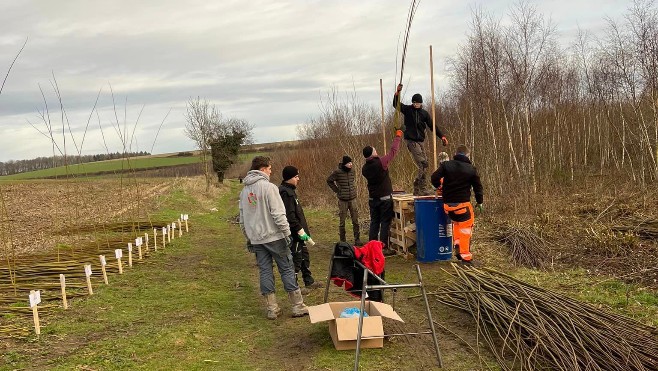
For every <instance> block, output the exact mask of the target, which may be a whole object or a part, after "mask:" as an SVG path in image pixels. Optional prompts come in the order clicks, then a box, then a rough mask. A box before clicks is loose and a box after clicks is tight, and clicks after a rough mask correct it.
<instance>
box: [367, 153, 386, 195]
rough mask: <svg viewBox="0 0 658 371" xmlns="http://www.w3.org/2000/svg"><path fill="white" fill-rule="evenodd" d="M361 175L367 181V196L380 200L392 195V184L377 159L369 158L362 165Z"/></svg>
mask: <svg viewBox="0 0 658 371" xmlns="http://www.w3.org/2000/svg"><path fill="white" fill-rule="evenodd" d="M361 173H362V174H363V176H364V177H365V178H366V180H367V181H368V196H369V197H370V198H380V197H384V196H388V195H390V194H391V193H393V184H392V183H391V177H390V176H389V175H388V169H386V170H384V167H383V166H382V161H381V160H380V158H379V157H371V158H369V159H367V160H366V163H365V164H363V168H362V169H361Z"/></svg>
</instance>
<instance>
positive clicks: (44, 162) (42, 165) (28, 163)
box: [0, 151, 150, 175]
mask: <svg viewBox="0 0 658 371" xmlns="http://www.w3.org/2000/svg"><path fill="white" fill-rule="evenodd" d="M148 155H150V153H148V152H146V151H140V152H126V153H120V152H114V153H101V154H96V155H82V156H77V155H71V156H66V157H64V156H50V157H37V158H33V159H30V160H9V161H7V162H0V175H12V174H19V173H25V172H28V171H35V170H44V169H50V168H53V167H59V166H65V165H74V164H83V163H87V162H96V161H105V160H115V159H119V158H125V157H137V156H148Z"/></svg>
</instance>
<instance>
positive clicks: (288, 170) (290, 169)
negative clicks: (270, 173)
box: [282, 165, 299, 181]
mask: <svg viewBox="0 0 658 371" xmlns="http://www.w3.org/2000/svg"><path fill="white" fill-rule="evenodd" d="M282 175H283V180H284V181H285V180H289V179H292V178H294V177H295V176H296V175H299V170H297V168H296V167H294V166H290V165H288V166H286V167H284V168H283V174H282Z"/></svg>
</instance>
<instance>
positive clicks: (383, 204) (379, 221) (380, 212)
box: [368, 198, 393, 248]
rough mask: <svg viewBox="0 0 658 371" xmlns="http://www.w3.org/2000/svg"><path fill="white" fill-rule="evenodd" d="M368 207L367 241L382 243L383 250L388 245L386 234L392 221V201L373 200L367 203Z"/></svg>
mask: <svg viewBox="0 0 658 371" xmlns="http://www.w3.org/2000/svg"><path fill="white" fill-rule="evenodd" d="M368 206H369V207H370V231H369V233H368V239H369V240H370V241H372V240H378V241H381V242H383V243H384V248H387V247H388V246H389V245H388V234H389V230H390V229H391V221H392V220H393V199H391V198H388V199H387V200H380V199H374V200H369V201H368Z"/></svg>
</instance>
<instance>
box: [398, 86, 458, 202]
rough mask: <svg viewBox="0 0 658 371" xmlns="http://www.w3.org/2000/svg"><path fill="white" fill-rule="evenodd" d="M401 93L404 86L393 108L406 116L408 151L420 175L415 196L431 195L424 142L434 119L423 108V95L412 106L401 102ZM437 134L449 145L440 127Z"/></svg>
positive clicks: (415, 98)
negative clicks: (427, 130)
mask: <svg viewBox="0 0 658 371" xmlns="http://www.w3.org/2000/svg"><path fill="white" fill-rule="evenodd" d="M400 91H402V84H399V85H398V88H397V91H396V92H395V95H394V96H393V107H395V109H396V110H399V111H400V112H401V113H402V114H403V115H404V140H405V141H406V142H407V149H409V153H411V157H412V158H413V159H414V162H415V163H416V166H418V174H417V175H416V180H414V195H415V196H419V195H420V196H427V195H431V194H432V193H433V192H432V190H431V189H430V188H429V186H428V184H427V169H428V168H429V162H428V161H427V156H426V155H425V150H424V149H423V142H424V141H425V130H426V129H430V131H431V130H433V128H432V117H431V116H430V114H429V113H428V112H427V111H426V110H424V109H423V108H422V106H423V96H422V95H420V94H414V95H413V97H411V105H406V104H403V103H401V102H400ZM435 134H436V136H437V137H439V138H440V139H441V142H443V145H444V146H447V145H448V139H447V138H446V136H445V135H443V133H442V132H441V130H439V127H438V126H437V128H436V132H435Z"/></svg>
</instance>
